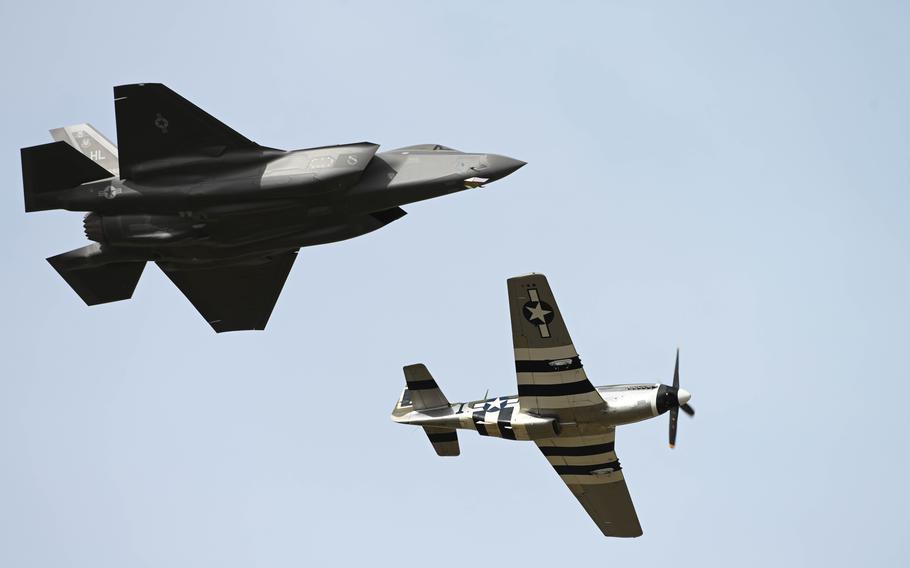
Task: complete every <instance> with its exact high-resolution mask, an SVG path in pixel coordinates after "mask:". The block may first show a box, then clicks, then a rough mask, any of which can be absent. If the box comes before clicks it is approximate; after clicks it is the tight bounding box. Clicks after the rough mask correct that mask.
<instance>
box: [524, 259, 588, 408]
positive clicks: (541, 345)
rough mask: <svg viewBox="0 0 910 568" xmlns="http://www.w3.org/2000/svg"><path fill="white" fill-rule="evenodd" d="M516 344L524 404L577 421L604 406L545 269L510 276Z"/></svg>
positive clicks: (527, 406) (525, 406)
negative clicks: (580, 414) (543, 270)
mask: <svg viewBox="0 0 910 568" xmlns="http://www.w3.org/2000/svg"><path fill="white" fill-rule="evenodd" d="M508 289H509V312H510V314H511V316H512V345H513V347H514V348H515V372H516V374H517V375H518V398H519V405H520V406H521V408H522V410H525V411H528V412H534V413H537V414H542V415H546V416H556V417H558V418H559V420H560V421H563V422H572V421H574V420H575V418H576V414H578V413H594V412H600V410H601V409H603V408H604V404H605V403H604V400H603V397H601V396H600V394H598V392H597V390H595V388H594V386H593V385H592V384H591V381H589V380H588V377H587V375H586V374H585V370H584V369H583V368H582V365H581V359H580V358H579V357H578V353H577V352H576V351H575V345H573V344H572V338H571V337H569V330H568V329H567V328H566V324H565V321H563V319H562V314H561V313H560V311H559V306H557V304H556V298H555V297H554V296H553V292H552V290H550V284H549V283H548V282H547V277H546V276H544V275H543V274H528V275H526V276H518V277H515V278H509V280H508Z"/></svg>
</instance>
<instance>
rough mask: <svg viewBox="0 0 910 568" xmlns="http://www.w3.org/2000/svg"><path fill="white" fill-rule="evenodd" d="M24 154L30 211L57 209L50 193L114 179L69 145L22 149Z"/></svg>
mask: <svg viewBox="0 0 910 568" xmlns="http://www.w3.org/2000/svg"><path fill="white" fill-rule="evenodd" d="M21 155H22V185H23V187H24V189H25V210H26V211H44V210H47V209H56V208H57V206H56V204H55V203H54V201H53V200H52V199H49V197H48V195H47V194H48V193H50V192H54V191H59V190H61V189H69V188H71V187H76V186H78V185H81V184H83V183H86V182H90V181H96V180H99V179H106V178H109V177H112V176H113V174H111V172H109V171H107V170H106V169H104V168H102V167H101V166H99V165H98V164H96V163H95V162H93V161H92V160H91V158H89V157H87V156H84V155H82V154H81V153H80V152H79V151H78V150H76V149H75V148H73V147H72V146H70V145H69V144H67V143H66V142H51V143H50V144H41V145H40V146H31V147H29V148H22V150H21Z"/></svg>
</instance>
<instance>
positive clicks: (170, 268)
mask: <svg viewBox="0 0 910 568" xmlns="http://www.w3.org/2000/svg"><path fill="white" fill-rule="evenodd" d="M114 106H115V109H116V115H117V142H118V144H119V148H118V147H116V146H114V145H113V144H112V143H111V142H110V141H108V140H107V139H106V138H104V137H103V136H101V135H100V134H99V133H98V132H97V131H95V130H94V129H93V128H91V127H90V126H88V125H85V124H83V125H76V126H71V127H65V128H59V129H54V130H52V131H51V134H52V135H53V137H54V139H55V140H56V142H53V143H51V144H43V145H41V146H33V147H30V148H23V149H22V177H23V185H24V188H25V210H26V211H43V210H49V209H68V210H70V211H87V212H89V214H88V215H87V216H86V217H85V221H84V225H85V234H86V236H87V237H88V238H89V239H90V240H92V241H95V242H94V244H91V245H89V246H86V247H83V248H80V249H76V250H73V251H70V252H67V253H63V254H60V255H57V256H53V257H51V258H49V259H47V260H48V262H50V264H51V266H53V267H54V269H56V270H57V272H58V273H60V275H61V276H62V277H63V278H64V279H65V280H66V281H67V283H69V285H70V286H71V287H72V288H73V290H75V291H76V293H77V294H79V296H80V297H81V298H82V299H83V300H84V301H85V303H86V304H88V305H94V304H102V303H106V302H114V301H117V300H125V299H128V298H130V297H131V296H132V294H133V291H134V290H135V288H136V284H137V282H138V281H139V277H140V276H141V274H142V270H143V268H144V267H145V263H146V262H148V261H154V262H155V263H157V264H158V266H159V267H160V268H161V269H162V270H163V271H164V273H165V274H166V275H167V276H168V277H169V278H170V279H171V281H172V282H174V284H176V285H177V287H178V288H180V290H181V291H182V292H183V293H184V295H186V297H187V298H188V299H189V300H190V302H192V304H193V305H194V306H195V307H196V309H198V310H199V312H200V313H201V314H202V316H203V317H204V318H205V319H206V321H208V322H209V324H211V326H212V327H213V328H214V329H215V331H216V332H222V331H234V330H244V329H264V328H265V325H266V323H267V322H268V319H269V316H270V315H271V312H272V308H273V307H274V305H275V302H276V301H277V299H278V295H279V294H280V293H281V288H282V286H283V285H284V282H285V280H286V279H287V276H288V273H289V271H290V269H291V265H292V264H293V263H294V259H295V258H296V256H297V250H298V249H299V248H300V247H305V246H312V245H318V244H323V243H331V242H335V241H341V240H344V239H349V238H352V237H356V236H359V235H363V234H365V233H369V232H371V231H375V230H376V229H379V228H381V227H384V226H385V225H387V224H389V223H391V222H392V221H395V220H396V219H400V218H401V217H402V216H404V215H405V211H404V210H403V209H401V208H400V206H401V205H404V204H407V203H413V202H415V201H421V200H424V199H430V198H433V197H439V196H442V195H446V194H449V193H454V192H456V191H462V190H465V189H469V188H475V187H481V186H483V185H484V184H486V183H489V182H492V181H496V180H498V179H501V178H503V177H505V176H507V175H509V174H510V173H512V172H514V171H515V170H517V169H518V168H520V167H521V166H523V165H524V162H522V161H519V160H515V159H512V158H507V157H505V156H500V155H496V154H483V153H479V154H472V153H465V152H459V151H457V150H453V149H451V148H446V147H445V146H440V145H438V144H421V145H417V146H409V147H407V148H399V149H397V150H392V151H389V152H383V153H377V152H376V151H377V149H378V146H377V145H376V144H371V143H369V142H362V143H358V144H346V145H340V146H327V147H321V148H310V149H306V150H295V151H284V150H276V149H274V148H267V147H264V146H260V145H258V144H256V143H254V142H252V141H250V140H248V139H247V138H245V137H243V136H242V135H240V134H238V133H237V132H235V131H234V130H232V129H231V128H229V127H228V126H226V125H225V124H223V123H221V122H219V121H218V120H217V119H215V118H214V117H212V116H211V115H209V114H207V113H206V112H205V111H203V110H202V109H200V108H198V107H196V106H195V105H193V104H192V103H191V102H189V101H187V100H186V99H184V98H183V97H181V96H180V95H178V94H177V93H175V92H173V91H171V90H170V89H168V88H167V87H166V86H164V85H161V84H153V83H142V84H136V85H122V86H119V87H114Z"/></svg>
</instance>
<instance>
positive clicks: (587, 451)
mask: <svg viewBox="0 0 910 568" xmlns="http://www.w3.org/2000/svg"><path fill="white" fill-rule="evenodd" d="M613 445H614V442H607V443H606V444H595V445H593V446H573V447H555V446H541V447H540V451H541V452H543V455H545V456H594V455H597V454H605V453H607V452H612V451H613Z"/></svg>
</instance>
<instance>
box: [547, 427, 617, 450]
mask: <svg viewBox="0 0 910 568" xmlns="http://www.w3.org/2000/svg"><path fill="white" fill-rule="evenodd" d="M614 441H616V430H612V431H611V432H609V433H608V434H596V435H593V436H591V435H588V436H572V437H571V438H562V437H560V438H550V439H549V440H547V442H548V443H540V444H539V445H541V446H550V447H554V448H577V447H579V446H596V445H597V444H608V443H610V442H614Z"/></svg>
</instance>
